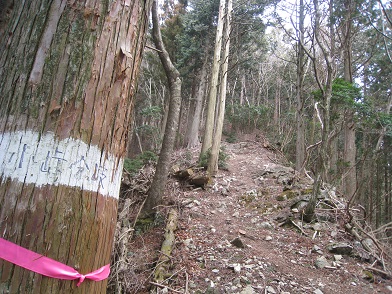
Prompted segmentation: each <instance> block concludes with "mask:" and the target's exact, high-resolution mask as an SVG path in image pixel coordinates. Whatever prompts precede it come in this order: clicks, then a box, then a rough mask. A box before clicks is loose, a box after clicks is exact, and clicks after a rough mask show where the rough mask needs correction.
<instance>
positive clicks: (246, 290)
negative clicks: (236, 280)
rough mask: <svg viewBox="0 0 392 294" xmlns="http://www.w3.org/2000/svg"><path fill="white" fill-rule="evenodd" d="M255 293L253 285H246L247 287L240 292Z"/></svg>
mask: <svg viewBox="0 0 392 294" xmlns="http://www.w3.org/2000/svg"><path fill="white" fill-rule="evenodd" d="M254 293H256V292H255V291H254V290H253V287H252V286H251V285H248V286H246V287H245V289H244V290H242V291H241V292H240V294H254Z"/></svg>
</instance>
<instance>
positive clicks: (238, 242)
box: [230, 237, 245, 248]
mask: <svg viewBox="0 0 392 294" xmlns="http://www.w3.org/2000/svg"><path fill="white" fill-rule="evenodd" d="M230 243H231V244H232V245H233V246H235V247H237V248H245V245H244V243H243V242H242V240H241V239H240V238H239V237H237V238H235V239H234V240H232V241H231V242H230Z"/></svg>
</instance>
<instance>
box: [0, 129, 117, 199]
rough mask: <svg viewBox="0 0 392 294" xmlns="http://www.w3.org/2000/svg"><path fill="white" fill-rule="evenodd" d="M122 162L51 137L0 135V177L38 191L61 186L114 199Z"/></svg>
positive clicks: (29, 133)
mask: <svg viewBox="0 0 392 294" xmlns="http://www.w3.org/2000/svg"><path fill="white" fill-rule="evenodd" d="M122 167H123V159H118V158H116V157H115V156H113V155H111V154H108V155H106V154H105V152H101V150H100V149H99V148H98V147H97V146H92V145H90V146H89V145H87V144H86V143H84V142H83V141H81V140H76V139H73V138H68V139H65V140H61V141H59V140H57V139H56V138H55V136H54V134H52V133H45V134H42V135H41V136H39V134H38V133H37V132H32V131H26V132H20V131H18V132H13V133H4V134H0V176H1V177H2V178H11V179H13V180H17V181H20V182H23V183H27V184H33V183H34V184H35V185H36V186H38V187H41V186H45V185H54V186H58V185H65V186H70V187H79V188H81V189H83V190H88V191H93V192H98V193H100V194H102V195H104V196H110V197H114V198H118V195H119V190H120V185H121V175H122Z"/></svg>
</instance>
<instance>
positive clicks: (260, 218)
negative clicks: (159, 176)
mask: <svg viewBox="0 0 392 294" xmlns="http://www.w3.org/2000/svg"><path fill="white" fill-rule="evenodd" d="M224 147H225V152H226V153H227V154H228V155H229V158H228V160H227V169H226V170H219V172H218V174H217V175H216V177H215V178H214V183H213V184H212V185H211V186H209V187H205V188H200V187H199V188H196V187H191V186H189V185H187V184H186V183H185V182H181V181H178V180H176V179H174V178H171V179H170V180H169V182H168V185H167V190H166V202H167V206H166V207H162V208H161V215H162V216H164V215H165V213H166V212H167V208H168V207H169V206H170V207H173V206H174V207H177V208H178V211H179V220H178V229H177V231H176V244H175V246H174V248H173V252H172V256H171V268H170V276H168V279H167V280H166V281H164V282H163V283H162V284H164V285H167V287H168V288H167V289H164V288H162V287H158V289H159V291H160V292H161V293H233V294H234V293H243V294H246V293H355V294H357V293H392V283H391V280H386V279H383V278H382V277H380V276H377V275H372V274H369V272H366V271H364V268H365V267H369V266H371V265H372V264H370V263H369V262H367V261H365V260H363V259H361V258H360V257H359V256H360V254H350V255H342V256H334V254H332V253H330V252H329V251H328V249H327V245H328V244H331V243H333V242H345V243H347V244H350V246H353V247H354V248H358V246H359V245H358V242H357V241H356V240H355V239H354V238H353V236H352V235H351V234H349V233H348V232H346V231H345V230H344V222H345V217H346V216H345V214H344V212H342V211H340V210H339V209H338V208H336V207H332V208H331V209H327V208H325V207H322V206H318V208H317V212H318V216H319V219H318V221H315V222H314V223H313V224H305V223H303V222H301V217H300V214H299V213H297V212H296V210H294V211H293V210H292V209H291V205H292V204H293V203H294V202H295V201H294V200H293V199H290V198H291V197H289V196H290V195H297V196H298V195H301V193H302V194H305V192H304V191H309V190H310V189H311V187H312V185H311V181H310V179H308V178H300V177H299V176H298V175H297V174H294V173H293V174H292V176H291V177H290V176H289V177H283V178H280V177H279V176H277V175H274V174H266V173H264V174H263V173H262V171H263V170H264V171H265V170H266V169H268V168H269V167H270V166H278V167H280V166H281V167H283V168H284V167H285V166H287V165H288V164H287V163H286V162H285V159H284V157H283V156H281V155H280V153H279V152H278V151H277V150H274V148H271V147H270V144H268V143H267V142H266V141H265V140H262V139H255V138H253V140H247V141H243V142H238V143H232V144H229V143H225V144H224ZM198 153H199V149H198V148H195V149H191V150H189V149H188V150H180V151H178V152H176V154H175V155H174V157H173V158H174V163H173V164H176V165H178V166H180V167H182V168H186V167H189V166H191V165H192V163H194V162H196V159H197V156H198ZM147 174H150V173H149V172H145V173H144V174H143V177H144V179H145V180H143V181H142V182H143V183H144V184H145V183H147V182H148V180H146V179H148V178H149V176H147ZM139 177H140V175H139ZM143 177H142V178H143ZM134 186H135V185H134ZM142 190H143V189H142ZM290 191H293V192H294V193H291V194H290ZM129 195H132V196H129ZM135 195H137V193H135V192H134V191H133V193H131V194H128V197H130V198H132V197H134V198H135V199H136V198H137V197H136V196H135ZM138 197H139V196H138ZM297 198H298V197H297ZM139 200H140V199H139ZM278 200H281V201H278ZM132 201H133V203H134V205H133V206H132V207H134V209H133V210H132V211H130V212H129V217H130V218H131V221H130V222H129V226H132V223H133V219H132V217H133V218H135V217H136V215H137V212H138V209H137V207H138V204H140V203H141V201H139V202H138V201H137V200H132ZM293 201H294V202H293ZM336 202H337V203H343V202H344V199H340V198H339V197H338V196H336V198H335V203H336ZM338 206H339V205H338ZM121 209H122V208H121V207H120V212H121ZM123 215H124V214H123ZM322 216H327V217H322ZM291 221H293V222H294V223H295V225H292V223H291ZM121 223H124V222H123V221H122V220H119V229H120V228H121ZM163 232H164V217H162V219H161V221H159V220H158V221H155V224H153V225H152V226H151V228H149V229H147V230H145V231H141V232H136V231H135V232H134V234H133V238H132V239H129V241H127V242H126V245H125V247H126V250H125V251H126V254H125V257H124V256H122V257H121V256H118V253H117V257H116V260H117V264H115V265H114V266H113V267H115V268H116V270H114V271H113V272H114V274H113V275H112V278H111V281H110V285H111V286H110V287H109V291H108V292H109V293H110V292H111V291H110V289H111V290H112V292H114V289H115V288H116V286H115V285H116V283H117V285H118V284H119V283H122V285H121V287H122V290H121V293H149V289H150V287H151V286H152V285H151V283H150V281H151V277H152V272H153V270H154V266H155V262H156V260H157V258H158V255H159V250H160V245H161V244H162V241H163V240H162V238H163V237H162V236H163ZM116 244H117V245H116V246H117V247H118V246H119V245H118V240H117V242H116ZM358 250H359V249H358ZM117 251H118V248H117ZM122 252H124V250H123V251H122ZM123 255H124V253H123ZM335 255H336V254H335ZM322 256H324V257H325V258H326V260H327V261H328V266H326V267H324V268H317V267H316V266H315V261H316V260H317V259H318V258H320V257H322ZM340 258H341V259H340ZM339 259H340V260H339ZM119 260H122V262H123V263H122V265H121V262H119ZM371 261H372V260H370V262H371ZM113 267H112V268H113ZM120 267H121V268H122V269H121V270H119V268H120ZM117 290H118V289H117ZM176 291H177V292H176Z"/></svg>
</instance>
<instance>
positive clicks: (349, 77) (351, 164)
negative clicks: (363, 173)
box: [342, 0, 357, 199]
mask: <svg viewBox="0 0 392 294" xmlns="http://www.w3.org/2000/svg"><path fill="white" fill-rule="evenodd" d="M353 5H355V4H354V2H353V1H351V0H346V1H345V3H344V6H345V9H346V13H347V15H346V19H345V22H344V32H343V41H344V44H343V45H344V48H343V58H344V60H343V63H344V79H345V81H347V82H349V83H352V82H353V74H352V56H351V55H352V46H351V43H352V36H351V35H352V32H351V27H352V12H353V11H354V9H355V8H354V7H353ZM356 153H357V148H356V145H355V121H354V110H352V109H350V108H349V109H347V113H346V115H345V120H344V152H343V161H344V163H345V166H346V165H347V168H345V169H344V172H343V181H342V183H343V193H344V195H345V196H346V198H347V199H350V198H351V197H352V196H353V195H354V193H355V192H356V190H357V171H356V164H355V159H356Z"/></svg>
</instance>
